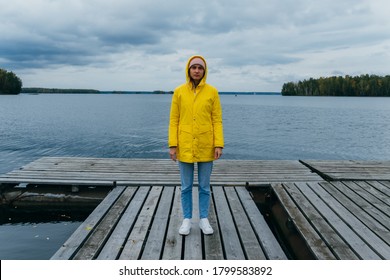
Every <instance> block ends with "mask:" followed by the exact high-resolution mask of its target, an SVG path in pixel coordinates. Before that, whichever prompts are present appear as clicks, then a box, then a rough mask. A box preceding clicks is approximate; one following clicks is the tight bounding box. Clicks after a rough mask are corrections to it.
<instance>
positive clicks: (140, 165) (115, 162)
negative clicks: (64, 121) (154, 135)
mask: <svg viewBox="0 0 390 280" xmlns="http://www.w3.org/2000/svg"><path fill="white" fill-rule="evenodd" d="M196 176H197V175H196V174H195V182H196ZM321 179H322V178H321V177H320V176H318V174H316V173H314V172H312V171H311V170H310V169H309V168H307V167H306V166H304V165H303V164H301V163H300V162H299V161H290V160H286V161H282V160H280V161H279V160H277V161H268V160H267V161H249V160H248V161H246V160H219V161H215V164H214V167H213V173H212V177H211V182H212V184H214V185H224V186H226V185H232V186H245V185H246V184H247V183H249V184H254V185H259V184H269V183H271V182H299V181H304V182H308V181H318V180H321ZM114 182H115V184H116V185H118V186H119V185H122V186H130V185H132V186H142V185H164V186H167V185H170V186H177V185H180V174H179V168H178V165H177V163H175V162H173V161H172V160H168V159H120V158H107V159H106V158H77V157H43V158H40V159H38V160H36V161H33V162H31V163H29V164H27V165H25V166H23V167H21V168H20V169H17V170H14V171H11V172H9V173H7V174H4V175H2V176H0V184H1V183H16V184H19V183H29V184H65V185H66V184H68V185H96V186H98V185H103V186H112V185H113V183H114Z"/></svg>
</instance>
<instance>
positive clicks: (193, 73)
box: [190, 64, 204, 82]
mask: <svg viewBox="0 0 390 280" xmlns="http://www.w3.org/2000/svg"><path fill="white" fill-rule="evenodd" d="M203 76H204V68H203V67H202V66H201V65H199V64H195V65H192V66H191V67H190V77H191V79H193V80H194V81H195V82H199V81H200V80H202V78H203Z"/></svg>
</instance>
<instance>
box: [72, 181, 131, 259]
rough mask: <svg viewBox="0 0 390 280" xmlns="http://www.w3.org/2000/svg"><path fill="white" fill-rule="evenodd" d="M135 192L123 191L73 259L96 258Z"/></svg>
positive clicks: (128, 189) (127, 189)
mask: <svg viewBox="0 0 390 280" xmlns="http://www.w3.org/2000/svg"><path fill="white" fill-rule="evenodd" d="M135 191H136V188H126V189H125V190H124V192H123V193H122V195H121V196H120V197H119V198H118V200H117V201H115V203H114V204H113V205H112V207H111V208H110V210H109V211H108V212H107V214H106V215H105V216H104V217H103V219H102V220H101V222H100V223H99V224H98V225H97V226H96V227H95V228H94V230H93V232H92V233H91V235H90V236H89V237H88V239H87V240H86V241H85V243H84V244H83V247H82V248H80V250H79V251H78V252H77V253H76V255H75V256H74V258H73V259H75V260H92V259H94V258H95V257H96V256H97V254H98V252H99V250H100V248H101V246H102V244H104V242H105V241H106V240H107V239H108V237H109V236H110V234H111V231H112V230H113V228H114V227H115V225H116V223H117V222H118V219H119V217H120V216H121V214H122V212H123V211H124V209H125V208H126V207H127V205H128V203H129V201H130V200H131V198H132V197H133V195H134V193H135Z"/></svg>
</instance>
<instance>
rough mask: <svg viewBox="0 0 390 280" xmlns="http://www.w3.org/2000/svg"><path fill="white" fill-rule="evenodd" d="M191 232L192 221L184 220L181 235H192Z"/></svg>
mask: <svg viewBox="0 0 390 280" xmlns="http://www.w3.org/2000/svg"><path fill="white" fill-rule="evenodd" d="M190 230H191V219H184V220H183V223H182V224H181V227H180V228H179V233H180V234H181V235H188V234H190Z"/></svg>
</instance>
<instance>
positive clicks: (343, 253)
mask: <svg viewBox="0 0 390 280" xmlns="http://www.w3.org/2000/svg"><path fill="white" fill-rule="evenodd" d="M284 185H285V189H286V190H287V191H288V192H289V194H290V195H291V197H292V198H293V199H294V200H295V203H296V204H297V205H298V207H299V208H300V209H301V211H302V213H303V214H304V216H305V217H307V219H308V221H309V222H310V223H311V224H312V225H313V227H315V229H316V231H317V232H318V234H319V235H320V236H321V238H322V239H323V240H324V242H325V243H326V244H327V245H328V246H329V248H330V249H331V250H332V252H333V253H334V254H335V256H337V258H338V259H341V260H354V259H358V258H359V257H358V256H357V255H356V253H355V252H354V251H353V250H352V249H351V248H350V246H349V245H348V244H347V243H345V242H344V240H343V239H342V236H340V235H339V233H338V232H336V231H335V230H334V229H333V227H332V224H331V223H328V220H327V219H324V217H323V216H322V214H321V212H319V211H318V210H317V209H316V207H315V201H312V200H308V199H306V197H305V196H304V195H303V194H302V193H301V191H300V190H301V189H307V188H308V186H307V185H306V183H296V184H294V185H292V184H291V185H290V184H284ZM298 187H299V188H298Z"/></svg>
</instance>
